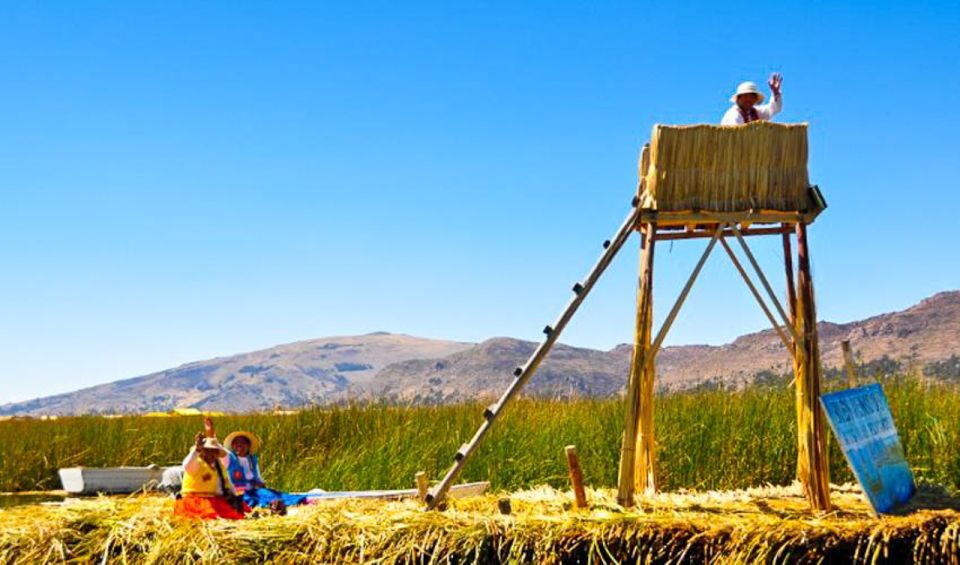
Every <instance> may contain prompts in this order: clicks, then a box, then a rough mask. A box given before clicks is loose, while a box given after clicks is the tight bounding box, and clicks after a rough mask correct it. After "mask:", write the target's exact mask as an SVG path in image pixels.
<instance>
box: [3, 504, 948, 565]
mask: <svg viewBox="0 0 960 565" xmlns="http://www.w3.org/2000/svg"><path fill="white" fill-rule="evenodd" d="M588 495H589V498H590V502H591V508H590V509H588V510H584V511H577V510H573V509H572V508H571V504H570V502H571V499H572V496H571V495H570V493H567V492H561V491H557V490H554V489H551V488H549V487H542V488H538V489H532V490H525V491H518V492H514V493H513V494H512V495H510V498H511V502H512V508H513V513H512V514H511V515H509V516H505V515H501V514H499V512H498V510H497V501H498V499H499V498H500V497H502V496H505V495H502V494H501V495H496V494H493V495H487V496H482V497H476V498H472V499H467V500H460V501H454V502H452V504H451V507H450V508H448V509H447V511H445V512H442V513H437V512H424V511H422V510H421V508H420V506H419V505H418V504H417V503H415V502H414V501H397V502H378V501H339V502H338V501H329V502H325V503H322V504H318V505H315V506H312V507H305V508H301V509H295V513H293V514H292V515H290V516H286V517H272V516H271V517H263V518H259V519H253V520H246V521H243V522H233V523H231V522H214V523H197V522H188V521H181V520H179V519H174V518H172V517H171V515H170V511H171V507H172V501H171V499H169V498H165V497H161V496H153V495H147V496H135V497H131V498H101V499H88V500H82V501H79V502H76V503H73V504H68V505H65V506H63V507H19V508H14V509H10V510H5V511H0V561H4V562H20V563H35V562H40V561H71V560H80V561H104V560H107V561H115V562H144V563H173V562H176V563H182V562H224V561H260V560H278V561H283V562H386V563H394V562H444V563H446V562H458V563H459V562H503V561H513V562H515V561H528V562H538V563H557V562H582V563H587V562H620V561H629V562H634V561H641V562H663V563H666V562H695V563H696V562H711V563H744V562H825V561H827V562H836V561H841V560H842V561H844V562H849V561H854V562H864V563H874V562H891V563H894V562H896V563H902V562H905V561H910V560H913V561H925V562H947V563H957V562H958V557H957V555H958V551H960V545H958V544H960V512H958V510H957V509H958V508H960V499H958V498H956V497H954V496H951V495H949V494H947V493H945V492H943V491H940V490H938V489H936V488H932V487H924V488H923V489H922V490H921V492H920V494H919V495H918V497H917V499H916V502H915V504H914V506H913V508H911V509H907V511H906V513H905V514H904V515H901V516H890V517H883V518H874V517H873V516H872V515H871V514H870V512H869V510H868V508H867V506H866V504H865V502H864V499H863V497H862V495H860V493H859V489H858V488H856V487H852V486H844V487H834V489H833V500H834V502H835V503H836V505H837V508H836V509H835V510H834V511H833V512H831V513H829V514H826V515H822V516H812V515H811V514H810V513H809V511H808V507H807V503H806V501H805V500H804V498H803V497H802V495H801V492H800V489H799V487H798V486H791V487H767V488H758V489H748V490H742V491H726V492H703V493H696V492H689V491H688V492H679V493H666V494H659V495H656V496H652V497H646V498H641V499H640V506H639V507H637V508H635V509H632V510H628V511H624V510H622V509H619V508H618V507H617V506H616V504H615V492H614V491H613V490H611V489H601V490H588ZM919 507H926V509H919V510H918V509H917V508H919Z"/></svg>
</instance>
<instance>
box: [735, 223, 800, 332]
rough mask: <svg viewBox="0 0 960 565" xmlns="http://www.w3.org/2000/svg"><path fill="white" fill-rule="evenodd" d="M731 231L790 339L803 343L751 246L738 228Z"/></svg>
mask: <svg viewBox="0 0 960 565" xmlns="http://www.w3.org/2000/svg"><path fill="white" fill-rule="evenodd" d="M730 229H731V230H732V231H733V234H734V235H735V236H737V241H739V242H740V247H742V248H743V252H744V253H745V254H746V256H747V259H748V260H749V261H750V264H751V265H752V266H753V270H754V271H756V273H757V277H758V278H759V279H760V283H761V284H762V285H763V288H764V290H766V291H767V296H769V297H770V301H771V302H773V305H774V307H776V309H777V313H779V314H780V319H781V320H783V323H784V325H785V326H786V327H787V329H788V330H790V337H792V338H793V341H794V343H801V341H800V336H799V335H798V334H797V330H796V328H794V327H793V326H792V325H791V323H790V320H791V318H790V317H788V316H787V313H786V312H784V310H783V306H782V305H781V304H780V300H779V299H777V295H776V293H774V292H773V287H771V286H770V281H768V280H767V277H766V275H764V274H763V269H761V268H760V263H757V259H756V257H754V256H753V252H752V251H750V246H748V245H747V241H746V240H745V239H743V235H741V233H740V230H738V229H737V226H734V225H731V226H730ZM798 349H799V348H798Z"/></svg>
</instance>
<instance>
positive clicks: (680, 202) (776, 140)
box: [641, 122, 809, 212]
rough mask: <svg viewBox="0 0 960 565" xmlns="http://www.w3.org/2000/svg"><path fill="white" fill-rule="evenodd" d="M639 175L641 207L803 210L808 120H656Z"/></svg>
mask: <svg viewBox="0 0 960 565" xmlns="http://www.w3.org/2000/svg"><path fill="white" fill-rule="evenodd" d="M641 175H642V176H645V180H646V183H645V185H646V186H645V191H644V195H643V199H642V205H643V207H644V208H651V209H656V210H670V211H681V210H703V211H711V212H740V211H747V210H751V209H755V210H778V211H802V210H806V209H807V208H808V207H809V205H808V202H809V198H808V196H807V188H808V187H809V178H808V175H807V125H806V124H777V123H772V122H753V123H751V124H747V125H743V126H713V125H696V126H664V125H656V126H654V127H653V133H652V136H651V142H650V166H649V167H648V168H647V171H646V174H645V175H643V172H641Z"/></svg>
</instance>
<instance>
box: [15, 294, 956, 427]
mask: <svg viewBox="0 0 960 565" xmlns="http://www.w3.org/2000/svg"><path fill="white" fill-rule="evenodd" d="M818 327H819V332H820V333H819V335H820V350H821V353H822V361H823V364H824V366H825V367H826V368H827V369H830V368H836V367H839V366H842V363H843V361H842V354H841V351H840V343H841V341H843V340H850V342H851V345H852V347H853V349H854V351H855V352H856V354H857V360H858V362H859V363H861V364H862V365H863V366H864V368H866V369H869V368H870V367H871V366H876V367H880V368H884V369H886V370H903V369H905V368H910V369H911V370H925V371H927V372H928V373H931V374H934V375H935V376H938V377H949V378H960V374H954V373H956V372H957V371H958V369H960V291H949V292H942V293H939V294H936V295H934V296H931V297H930V298H927V299H925V300H923V301H921V302H920V303H918V304H916V305H914V306H912V307H910V308H908V309H906V310H903V311H900V312H892V313H888V314H882V315H879V316H874V317H871V318H868V319H865V320H862V321H857V322H850V323H845V324H835V323H832V322H820V323H819V325H818ZM535 347H536V344H535V343H532V342H527V341H522V340H518V339H513V338H502V337H501V338H492V339H488V340H486V341H483V342H481V343H477V344H474V343H463V342H455V341H445V340H437V339H426V338H420V337H412V336H407V335H398V334H390V333H383V332H378V333H374V334H367V335H361V336H349V337H328V338H321V339H313V340H307V341H301V342H296V343H291V344H285V345H279V346H276V347H272V348H269V349H264V350H261V351H254V352H250V353H242V354H239V355H233V356H229V357H220V358H215V359H210V360H207V361H197V362H194V363H188V364H185V365H182V366H180V367H176V368H173V369H168V370H165V371H160V372H157V373H152V374H149V375H144V376H140V377H135V378H132V379H126V380H122V381H116V382H113V383H108V384H103V385H98V386H94V387H90V388H85V389H82V390H78V391H76V392H71V393H67V394H59V395H56V396H48V397H44V398H38V399H35V400H29V401H26V402H18V403H12V404H5V405H2V406H0V416H14V415H17V416H19V415H41V414H46V415H54V414H55V415H66V414H84V413H143V412H151V411H167V410H171V409H173V408H183V407H195V408H199V409H201V410H206V411H226V412H248V411H254V410H269V409H275V408H298V407H303V406H309V405H316V404H331V403H339V402H347V401H388V402H403V403H442V402H459V401H467V400H474V399H478V398H489V397H495V396H498V395H499V394H500V393H501V392H502V391H503V390H504V388H505V387H506V386H507V384H508V383H509V382H510V381H511V380H512V379H513V378H514V377H513V369H514V368H515V367H517V366H518V365H521V364H522V363H523V362H524V361H525V360H526V358H527V357H528V356H529V355H530V353H531V352H532V351H533V349H534V348H535ZM631 349H632V347H631V346H629V345H620V346H617V347H615V348H613V349H611V350H609V351H599V350H594V349H587V348H580V347H572V346H569V345H563V344H558V345H557V346H556V347H555V348H554V349H553V351H551V353H550V355H549V356H548V357H547V359H546V360H545V361H544V363H543V364H542V366H541V367H540V369H539V370H538V372H537V373H536V375H535V376H534V377H533V378H532V379H531V380H530V382H529V383H528V385H527V387H526V389H525V392H526V393H527V394H532V395H537V396H548V397H557V398H569V397H576V396H611V395H617V394H620V393H621V392H622V391H623V389H624V387H625V384H626V377H627V372H628V367H629V362H630V354H631ZM790 370H791V367H790V363H789V358H788V356H787V353H786V349H785V347H784V345H783V344H782V343H781V342H780V340H779V338H778V337H777V336H776V334H775V333H774V332H773V331H772V330H767V331H761V332H757V333H752V334H747V335H744V336H741V337H739V338H737V339H735V340H734V341H733V342H731V343H728V344H725V345H720V346H710V345H684V346H674V347H665V348H664V349H662V350H661V352H660V354H659V355H658V357H657V379H658V383H659V388H660V389H661V390H664V391H676V390H682V389H688V388H691V387H696V386H701V385H704V384H707V385H712V384H717V383H725V384H732V385H734V386H745V385H748V384H750V383H752V382H755V381H757V380H758V379H760V378H762V377H765V376H766V377H770V376H780V375H783V374H785V373H787V372H789V371H790ZM828 373H829V371H828Z"/></svg>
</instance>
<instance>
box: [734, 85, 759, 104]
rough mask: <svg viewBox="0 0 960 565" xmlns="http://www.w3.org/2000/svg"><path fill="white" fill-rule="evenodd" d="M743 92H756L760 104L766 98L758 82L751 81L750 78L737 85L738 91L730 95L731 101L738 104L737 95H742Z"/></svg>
mask: <svg viewBox="0 0 960 565" xmlns="http://www.w3.org/2000/svg"><path fill="white" fill-rule="evenodd" d="M741 94H756V95H757V103H758V104H759V103H760V102H763V99H764V98H765V96H764V95H763V93H762V92H760V89H759V88H757V83H755V82H750V81H749V80H748V81H747V82H741V83H740V84H739V86H737V92H736V93H735V94H734V95H733V96H731V97H730V101H731V102H733V103H734V104H736V103H737V96H740V95H741Z"/></svg>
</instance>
